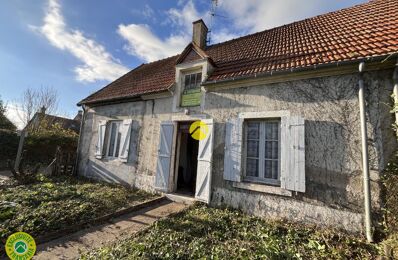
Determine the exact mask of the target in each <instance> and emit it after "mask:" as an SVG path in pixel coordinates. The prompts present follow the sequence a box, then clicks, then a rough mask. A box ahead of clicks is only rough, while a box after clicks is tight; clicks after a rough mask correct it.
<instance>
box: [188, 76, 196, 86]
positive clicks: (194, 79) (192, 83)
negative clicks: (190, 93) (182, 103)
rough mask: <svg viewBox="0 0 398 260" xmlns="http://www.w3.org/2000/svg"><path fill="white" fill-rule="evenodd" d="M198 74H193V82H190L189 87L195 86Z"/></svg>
mask: <svg viewBox="0 0 398 260" xmlns="http://www.w3.org/2000/svg"><path fill="white" fill-rule="evenodd" d="M195 77H196V74H191V82H189V88H194V87H195V81H196V78H195Z"/></svg>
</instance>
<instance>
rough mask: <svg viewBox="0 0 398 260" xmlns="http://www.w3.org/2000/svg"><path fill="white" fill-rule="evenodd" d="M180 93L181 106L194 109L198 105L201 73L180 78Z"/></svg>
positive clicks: (188, 74)
mask: <svg viewBox="0 0 398 260" xmlns="http://www.w3.org/2000/svg"><path fill="white" fill-rule="evenodd" d="M196 71H198V70H196ZM181 81H182V82H181V85H182V93H181V106H182V107H195V106H199V105H200V100H201V96H202V95H201V91H200V83H202V72H195V73H192V71H191V72H190V73H187V74H185V75H183V76H182V77H181Z"/></svg>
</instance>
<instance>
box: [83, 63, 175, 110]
mask: <svg viewBox="0 0 398 260" xmlns="http://www.w3.org/2000/svg"><path fill="white" fill-rule="evenodd" d="M178 57H179V55H176V56H173V57H169V58H166V59H163V60H158V61H155V62H151V63H147V64H142V65H140V66H138V67H137V68H135V69H133V70H132V71H130V72H128V73H127V74H125V75H123V76H122V77H120V78H119V79H117V80H115V81H113V82H111V83H110V84H108V85H107V86H106V87H104V88H102V89H100V90H99V91H97V92H95V93H94V94H92V95H90V96H88V97H87V98H85V99H83V100H82V101H80V103H81V104H84V103H95V102H99V101H104V100H110V99H112V100H113V99H120V98H128V97H134V96H137V95H143V94H146V93H156V92H160V91H163V90H166V89H168V88H169V87H170V86H171V85H172V84H173V83H174V78H175V64H176V61H177V59H178Z"/></svg>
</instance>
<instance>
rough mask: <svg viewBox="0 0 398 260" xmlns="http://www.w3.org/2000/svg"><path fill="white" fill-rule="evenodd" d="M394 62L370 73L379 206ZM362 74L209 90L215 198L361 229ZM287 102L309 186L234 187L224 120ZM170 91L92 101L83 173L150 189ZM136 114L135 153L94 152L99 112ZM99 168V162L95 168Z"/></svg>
mask: <svg viewBox="0 0 398 260" xmlns="http://www.w3.org/2000/svg"><path fill="white" fill-rule="evenodd" d="M391 75H392V70H386V71H379V72H371V73H366V74H365V84H366V87H367V93H368V94H367V97H366V98H367V101H368V111H367V119H368V125H367V127H368V135H369V153H370V168H371V179H372V183H371V186H372V203H373V206H374V208H375V209H379V207H380V194H379V193H380V189H379V183H378V178H379V172H380V170H382V169H383V168H384V166H385V164H386V162H387V161H388V158H389V157H390V156H391V153H392V151H393V150H394V149H395V148H396V145H397V144H396V141H395V138H394V136H393V134H394V133H393V132H392V130H391V129H390V126H391V123H392V119H393V118H392V116H391V115H390V113H389V110H390V108H389V106H390V105H391V102H390V94H391V92H392V80H391ZM357 82H358V76H357V75H342V76H333V77H323V78H316V79H310V80H298V81H290V82H284V83H277V84H267V85H259V86H256V87H242V88H235V89H229V90H219V91H211V92H207V93H206V97H205V104H204V106H203V108H204V109H203V114H205V115H207V116H208V117H211V118H213V119H214V122H215V128H214V132H215V136H214V151H213V176H212V200H211V204H212V205H229V206H232V207H236V208H240V209H242V210H243V211H246V212H248V213H254V214H256V215H259V216H265V217H278V218H288V219H292V220H296V221H305V222H314V223H318V224H324V225H326V226H334V227H340V228H343V229H348V230H351V231H359V230H361V222H362V211H363V210H362V204H363V195H362V190H363V189H362V175H361V143H360V142H361V138H360V126H359V110H358V108H359V107H358V100H357ZM276 110H289V111H290V112H291V114H292V115H300V116H302V117H304V118H305V129H306V130H305V144H306V156H305V160H306V192H305V193H297V194H293V196H292V197H283V196H280V195H272V194H267V193H261V192H254V191H247V190H243V189H238V188H234V187H233V186H232V183H230V182H228V181H224V180H223V167H224V165H223V163H224V138H225V122H226V120H227V119H229V118H231V117H236V116H237V115H238V113H239V112H256V111H276ZM171 111H173V109H172V98H163V99H157V100H154V101H152V100H149V101H141V102H133V103H122V104H117V105H108V106H102V107H93V108H90V109H89V112H88V114H87V118H86V122H85V125H84V129H83V135H82V143H81V149H80V156H81V159H80V164H79V170H80V173H82V174H85V175H86V176H96V177H97V178H98V177H99V176H101V178H103V179H107V180H110V181H119V182H122V183H126V184H129V185H132V186H136V187H138V188H142V189H146V190H153V186H152V185H153V183H154V176H155V172H156V161H157V149H158V142H159V126H160V122H161V121H163V120H172V116H173V115H178V113H172V112H171ZM128 117H130V118H131V117H132V118H133V119H134V120H137V121H138V122H139V126H140V127H139V138H138V140H137V153H138V159H137V160H136V161H134V162H129V163H127V164H124V163H117V162H109V161H106V160H97V159H95V157H94V153H95V152H94V151H95V144H96V140H97V129H96V126H97V124H98V120H101V119H124V118H128ZM98 169H99V170H98Z"/></svg>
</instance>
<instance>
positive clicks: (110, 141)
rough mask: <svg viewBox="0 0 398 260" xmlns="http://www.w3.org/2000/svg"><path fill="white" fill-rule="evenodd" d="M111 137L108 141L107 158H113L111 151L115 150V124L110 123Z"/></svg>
mask: <svg viewBox="0 0 398 260" xmlns="http://www.w3.org/2000/svg"><path fill="white" fill-rule="evenodd" d="M110 134H111V136H110V139H109V150H108V156H113V150H114V149H115V138H116V124H115V123H111V133H110Z"/></svg>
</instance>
